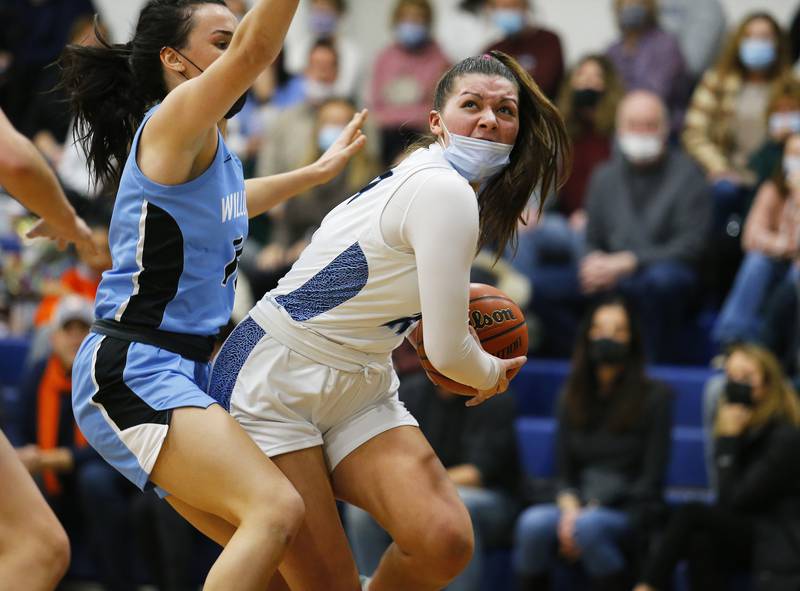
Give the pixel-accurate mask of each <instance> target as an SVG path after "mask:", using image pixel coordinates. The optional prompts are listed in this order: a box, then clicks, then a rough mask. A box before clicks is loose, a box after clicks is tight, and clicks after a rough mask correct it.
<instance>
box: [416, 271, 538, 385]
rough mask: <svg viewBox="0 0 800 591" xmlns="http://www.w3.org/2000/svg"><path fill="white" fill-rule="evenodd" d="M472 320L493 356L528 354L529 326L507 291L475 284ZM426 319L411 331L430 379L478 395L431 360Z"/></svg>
mask: <svg viewBox="0 0 800 591" xmlns="http://www.w3.org/2000/svg"><path fill="white" fill-rule="evenodd" d="M468 314H469V323H470V326H472V328H474V329H475V332H477V333H478V338H479V339H480V341H481V346H482V347H483V348H484V349H485V350H486V351H487V352H488V353H491V354H492V355H495V356H496V357H500V358H502V359H511V358H513V357H519V356H520V355H526V354H527V353H528V327H527V325H526V323H525V316H524V315H523V314H522V310H520V308H519V306H517V304H516V303H515V302H514V301H513V300H512V299H511V298H509V297H508V296H507V295H506V294H504V293H503V292H502V291H500V290H499V289H497V288H496V287H492V286H491V285H485V284H483V283H472V284H471V285H470V288H469V312H468ZM422 334H423V333H422V321H421V320H420V322H419V324H418V325H417V327H416V328H415V329H414V330H413V331H412V333H411V342H412V343H413V344H414V347H415V348H416V350H417V355H419V358H420V362H421V363H422V367H423V369H424V370H425V373H426V374H428V378H430V380H431V381H432V382H433V383H434V384H436V385H437V386H440V387H442V388H444V389H445V390H449V391H450V392H455V393H457V394H467V395H474V394H477V390H475V388H471V387H469V386H465V385H464V384H460V383H458V382H455V381H453V380H451V379H450V378H447V377H445V376H444V375H442V374H441V373H439V371H437V370H436V368H435V367H434V366H433V365H432V364H431V362H430V361H429V360H428V356H427V355H426V354H425V346H424V344H423V337H422Z"/></svg>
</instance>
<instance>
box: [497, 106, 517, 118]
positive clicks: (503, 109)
mask: <svg viewBox="0 0 800 591" xmlns="http://www.w3.org/2000/svg"><path fill="white" fill-rule="evenodd" d="M500 112H501V113H505V114H506V115H511V116H512V117H513V116H514V115H516V112H515V111H514V109H512V108H511V107H500Z"/></svg>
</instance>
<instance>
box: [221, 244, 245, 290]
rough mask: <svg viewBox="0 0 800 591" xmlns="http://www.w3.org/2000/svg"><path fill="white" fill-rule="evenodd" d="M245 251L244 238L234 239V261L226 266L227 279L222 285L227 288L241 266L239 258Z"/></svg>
mask: <svg viewBox="0 0 800 591" xmlns="http://www.w3.org/2000/svg"><path fill="white" fill-rule="evenodd" d="M243 249H244V238H243V237H242V236H239V237H238V238H234V239H233V251H234V253H233V259H232V260H231V261H230V262H229V263H228V264H227V265H225V279H223V280H222V285H223V286H225V287H227V286H228V281H230V278H231V277H233V275H234V274H235V273H236V269H237V268H238V266H239V257H241V256H242V250H243ZM235 286H236V282H235V281H234V287H235Z"/></svg>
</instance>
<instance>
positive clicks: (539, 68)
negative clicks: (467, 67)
mask: <svg viewBox="0 0 800 591" xmlns="http://www.w3.org/2000/svg"><path fill="white" fill-rule="evenodd" d="M486 8H487V10H488V11H489V15H490V17H491V19H492V22H493V23H494V25H495V26H496V27H497V28H498V29H500V31H501V32H502V34H503V38H502V39H501V40H500V41H497V42H496V43H493V44H492V45H490V46H489V47H488V48H487V49H486V50H485V51H491V50H494V49H496V50H499V51H503V52H505V53H507V54H508V55H510V56H512V57H514V58H515V59H516V60H517V61H518V62H519V64H520V65H521V66H522V67H523V68H524V69H525V70H526V71H527V72H528V74H530V75H531V77H532V78H533V79H534V80H535V81H536V83H537V84H538V85H539V87H540V88H541V89H542V92H544V93H545V94H546V95H547V96H548V97H549V98H550V99H555V97H556V94H557V93H558V89H559V88H560V86H561V80H562V78H563V77H564V56H563V54H562V51H561V39H559V37H558V35H556V34H555V33H554V32H553V31H550V30H548V29H545V28H542V27H539V26H537V25H535V24H533V23H531V21H530V17H529V8H530V6H529V0H488V2H487V3H486Z"/></svg>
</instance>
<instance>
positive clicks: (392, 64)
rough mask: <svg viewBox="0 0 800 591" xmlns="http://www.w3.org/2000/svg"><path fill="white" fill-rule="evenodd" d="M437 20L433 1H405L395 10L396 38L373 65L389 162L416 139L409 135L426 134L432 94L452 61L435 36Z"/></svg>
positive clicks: (373, 96)
mask: <svg viewBox="0 0 800 591" xmlns="http://www.w3.org/2000/svg"><path fill="white" fill-rule="evenodd" d="M432 25H433V8H432V7H431V4H430V2H429V1H428V0H399V1H398V2H397V4H396V5H395V8H394V14H393V15H392V28H393V31H394V37H395V41H394V43H392V44H391V45H389V46H388V47H387V48H385V49H384V50H383V51H381V53H380V54H378V57H377V58H376V60H375V65H374V66H373V69H372V82H371V84H370V111H371V113H372V116H373V118H374V121H375V122H376V123H377V125H378V127H379V128H380V131H381V148H382V159H383V162H384V164H385V165H387V166H389V165H391V164H393V163H394V160H395V158H396V157H397V156H398V154H400V152H401V151H402V150H403V149H404V148H405V147H406V146H407V145H408V143H410V142H409V134H414V133H416V134H419V133H424V131H425V129H426V126H427V124H428V112H429V111H430V104H429V103H430V97H431V95H432V94H433V91H434V90H435V89H436V83H437V82H438V81H439V78H440V77H441V75H442V74H443V73H444V71H445V70H447V68H448V67H449V66H450V63H449V61H448V59H447V57H446V56H445V55H444V53H443V52H442V49H441V48H440V47H439V44H438V43H437V42H436V41H435V40H434V39H433V38H432V37H431V27H432Z"/></svg>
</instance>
